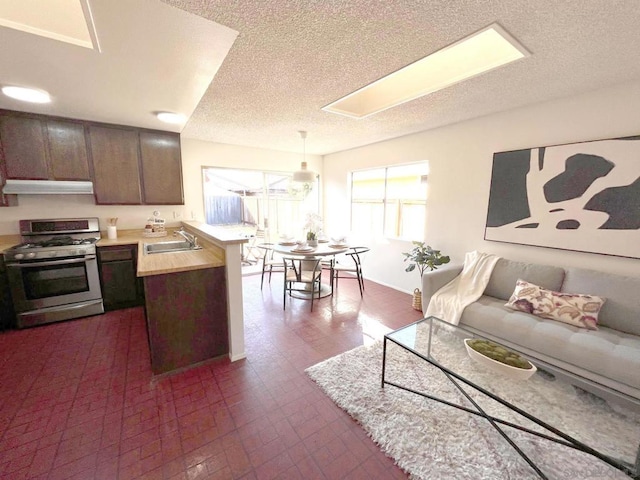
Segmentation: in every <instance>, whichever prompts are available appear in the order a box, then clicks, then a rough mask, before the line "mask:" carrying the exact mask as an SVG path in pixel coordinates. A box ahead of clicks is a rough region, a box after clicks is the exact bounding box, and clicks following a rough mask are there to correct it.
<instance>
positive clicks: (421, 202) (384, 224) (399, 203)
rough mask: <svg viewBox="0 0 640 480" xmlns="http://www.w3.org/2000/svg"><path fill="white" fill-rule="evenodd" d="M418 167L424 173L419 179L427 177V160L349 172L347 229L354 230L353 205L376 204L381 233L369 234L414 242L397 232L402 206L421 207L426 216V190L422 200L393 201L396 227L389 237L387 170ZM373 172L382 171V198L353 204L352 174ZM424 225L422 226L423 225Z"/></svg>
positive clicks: (399, 228)
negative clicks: (380, 213)
mask: <svg viewBox="0 0 640 480" xmlns="http://www.w3.org/2000/svg"><path fill="white" fill-rule="evenodd" d="M419 165H424V166H425V173H424V174H421V175H420V176H421V177H424V178H425V179H426V178H427V177H428V175H429V162H428V161H427V160H422V161H419V162H411V163H403V164H393V165H383V166H378V167H370V168H362V169H358V170H352V171H350V172H349V228H350V230H351V231H353V229H354V223H353V220H354V208H353V207H354V203H355V204H358V203H360V204H369V205H374V204H375V205H378V204H382V230H381V231H375V232H371V233H372V234H373V235H375V236H380V237H382V238H388V239H392V240H416V239H415V238H408V237H406V236H403V235H401V234H400V233H399V232H400V230H401V229H402V217H403V215H402V211H403V209H402V205H404V204H412V205H423V206H424V210H425V215H426V208H427V195H428V190H427V191H426V192H425V197H424V199H423V200H416V199H413V198H412V199H397V202H396V201H394V202H393V204H394V205H397V206H398V210H399V212H398V215H397V218H396V225H395V229H394V230H395V235H389V234H388V233H387V230H388V229H387V216H388V215H387V209H388V207H389V205H390V201H389V200H390V199H389V197H388V191H389V170H393V169H394V168H402V167H407V166H419ZM375 170H384V193H383V197H382V198H381V199H379V200H377V201H374V200H368V201H367V200H363V201H358V200H356V201H355V202H354V198H353V191H354V174H358V173H362V172H371V171H375ZM427 188H428V186H427ZM423 225H424V224H423ZM424 233H425V232H424V229H423V232H422V237H423V238H424Z"/></svg>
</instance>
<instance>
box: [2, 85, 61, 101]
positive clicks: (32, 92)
mask: <svg viewBox="0 0 640 480" xmlns="http://www.w3.org/2000/svg"><path fill="white" fill-rule="evenodd" d="M2 93H4V94H5V95H6V96H7V97H11V98H15V99H16V100H21V101H23V102H31V103H49V102H50V101H51V96H50V95H49V93H48V92H45V91H44V90H38V89H36V88H26V87H15V86H11V85H8V86H6V87H2Z"/></svg>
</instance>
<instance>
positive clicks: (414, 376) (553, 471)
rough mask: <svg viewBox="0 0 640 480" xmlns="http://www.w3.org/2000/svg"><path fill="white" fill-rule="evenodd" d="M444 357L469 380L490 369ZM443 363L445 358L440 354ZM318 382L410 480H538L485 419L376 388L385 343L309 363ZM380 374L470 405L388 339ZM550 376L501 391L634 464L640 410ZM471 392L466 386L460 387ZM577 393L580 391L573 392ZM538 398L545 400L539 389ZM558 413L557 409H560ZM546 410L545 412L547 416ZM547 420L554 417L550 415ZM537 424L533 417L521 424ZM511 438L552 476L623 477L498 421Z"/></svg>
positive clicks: (495, 409) (498, 412)
mask: <svg viewBox="0 0 640 480" xmlns="http://www.w3.org/2000/svg"><path fill="white" fill-rule="evenodd" d="M459 353H460V352H454V353H453V355H458V356H457V357H456V358H450V359H447V361H455V362H456V363H455V364H456V365H458V366H459V369H460V370H461V371H464V369H470V370H469V372H471V373H472V374H473V375H475V376H474V377H473V378H474V379H476V380H477V379H478V375H480V376H481V375H485V374H486V375H489V376H492V377H495V375H496V374H494V373H491V372H486V371H485V370H484V369H483V367H481V366H478V365H476V364H475V363H474V362H472V361H471V360H470V359H469V358H468V357H467V356H466V355H465V356H464V357H461V356H459ZM438 360H439V361H441V362H442V363H443V364H451V363H445V362H444V360H443V359H442V358H441V357H439V358H438ZM306 372H307V374H308V375H309V376H310V377H311V378H312V379H313V380H314V381H315V382H316V383H317V384H318V385H319V386H320V388H321V389H322V390H323V391H324V392H325V393H326V394H327V395H328V396H329V397H330V398H331V399H332V400H333V401H334V402H335V403H336V404H337V405H338V406H339V407H341V408H342V409H344V410H345V411H346V412H347V413H349V415H351V417H353V418H354V419H355V420H356V421H357V422H359V423H360V424H361V425H362V427H363V428H364V429H365V431H366V432H367V433H368V435H369V436H370V437H371V438H372V439H373V441H374V442H375V443H376V444H378V445H379V446H380V447H381V448H382V450H383V451H384V452H385V453H386V454H387V455H388V456H389V457H391V458H393V459H394V460H395V462H396V464H397V465H398V466H399V467H400V468H402V469H403V470H404V471H406V472H407V473H408V474H409V475H410V478H412V479H456V480H465V479H469V480H478V479H511V480H516V479H518V480H519V479H535V478H540V477H539V476H538V475H537V474H536V473H535V472H534V471H533V469H532V468H531V467H530V466H529V465H528V464H527V463H526V462H525V461H524V459H522V458H521V457H520V456H519V455H518V453H517V452H516V451H515V450H514V449H513V448H512V447H511V446H510V445H509V444H508V443H507V442H506V440H505V439H504V438H503V437H502V436H500V434H499V433H498V432H497V431H496V430H495V429H494V428H493V427H492V426H491V425H490V424H489V422H488V421H486V420H485V419H483V418H481V417H478V416H476V415H472V414H469V413H466V412H463V411H461V410H458V409H456V408H453V407H450V406H447V405H443V404H441V403H439V402H436V401H433V400H429V399H426V398H423V397H421V396H419V395H416V394H413V393H410V392H406V391H403V390H400V389H398V388H396V387H393V386H390V385H386V386H385V388H384V389H382V388H381V385H380V382H381V372H382V342H376V343H374V344H373V345H371V346H361V347H358V348H355V349H354V350H351V351H349V352H346V353H343V354H341V355H338V356H336V357H333V358H330V359H328V360H326V361H324V362H321V363H318V364H316V365H314V366H312V367H310V368H308V369H307V370H306ZM386 379H387V380H388V381H393V382H394V383H398V384H400V385H405V386H408V387H410V388H413V389H415V390H418V391H423V392H428V393H430V394H432V395H434V396H437V397H441V398H445V399H447V400H449V401H452V402H455V403H458V404H461V405H464V406H470V403H469V402H468V400H466V399H465V398H464V396H463V395H462V394H461V393H460V392H459V391H458V390H457V388H456V387H455V386H454V385H453V384H452V383H451V382H450V381H449V380H448V379H447V378H446V377H445V375H444V374H443V373H442V372H440V371H439V370H438V369H436V368H435V367H433V366H431V365H429V364H428V363H427V362H425V361H423V360H421V359H419V358H417V357H415V356H414V355H411V354H410V353H408V352H406V351H405V350H403V349H401V348H400V347H398V346H397V345H395V344H393V343H392V342H388V343H387V367H386ZM545 381H546V382H555V380H554V379H553V378H552V377H550V376H548V378H546V379H545V377H544V375H542V376H537V375H536V376H535V377H533V378H532V379H530V380H527V381H525V382H524V383H522V382H519V384H518V385H517V387H515V388H514V386H513V384H512V383H511V382H509V381H505V382H504V391H501V393H500V394H501V396H502V398H505V399H507V400H510V401H512V402H515V403H516V404H517V405H519V406H521V407H522V408H523V409H524V410H525V411H528V412H530V413H532V414H534V415H535V412H536V411H539V410H540V409H544V410H545V413H544V415H543V417H542V418H544V419H545V421H547V422H548V423H550V424H551V425H552V426H554V427H556V428H559V429H560V430H563V431H567V432H571V431H573V432H580V433H579V439H580V440H582V441H585V440H586V439H588V442H587V443H588V444H589V445H590V446H592V447H596V446H597V447H598V448H597V449H598V450H600V449H602V450H600V451H603V450H604V453H608V454H610V455H614V456H615V457H616V458H622V459H624V460H625V461H627V462H630V463H634V462H635V455H636V452H637V449H638V442H639V439H640V415H638V414H637V413H635V412H631V411H627V410H625V409H622V408H619V407H616V408H615V410H614V409H612V408H611V407H610V406H609V405H608V404H607V403H605V402H603V401H602V400H600V399H598V398H597V397H594V396H593V395H590V394H587V393H585V392H581V391H580V390H578V391H576V390H575V389H574V387H571V386H570V385H568V384H566V383H564V382H560V386H561V387H562V388H558V385H557V384H556V385H555V386H554V387H553V388H549V386H548V385H545ZM466 390H467V391H470V390H471V389H470V388H466ZM576 392H577V393H576ZM541 395H544V397H545V399H544V401H540V400H539V399H540V396H541ZM472 397H473V398H474V400H476V401H478V403H479V404H480V405H481V406H482V408H483V409H485V410H486V411H487V412H488V413H490V414H492V415H494V416H496V417H499V418H502V419H505V420H510V421H514V423H520V422H525V421H526V420H525V419H524V418H522V417H521V416H519V415H517V414H515V413H513V412H510V411H508V410H507V409H506V408H505V407H503V406H502V405H499V404H497V402H494V401H492V400H490V399H489V398H487V397H484V396H481V395H480V394H478V393H477V392H476V393H474V394H473V395H472ZM556 411H557V413H553V412H556ZM550 412H551V413H550ZM550 419H551V420H550ZM521 424H522V425H525V426H527V427H529V428H531V429H533V430H539V431H542V432H544V433H546V432H545V431H544V430H541V429H540V427H537V426H535V425H534V424H532V423H521ZM503 428H504V429H505V431H506V432H507V434H508V435H509V436H510V437H511V438H512V439H513V440H514V441H515V443H516V444H517V445H518V446H519V447H520V448H521V449H522V450H523V451H524V452H525V453H526V454H527V455H528V456H529V457H530V458H531V459H532V460H533V461H534V463H536V465H537V466H538V467H539V468H540V469H541V470H542V472H544V474H545V475H546V476H547V477H548V478H550V479H567V480H574V479H578V478H579V479H589V480H596V479H599V480H604V479H607V480H609V479H620V480H623V479H627V480H628V479H629V477H628V476H627V475H625V474H624V473H623V472H621V471H620V470H617V469H615V468H614V467H611V466H610V465H608V464H606V463H604V462H602V461H601V460H599V459H597V458H595V457H593V456H591V455H588V454H586V453H582V452H580V451H578V450H575V449H572V448H569V447H565V446H563V445H560V444H557V443H555V442H551V441H549V440H544V439H541V438H538V437H535V436H533V435H530V434H527V433H525V432H521V431H518V430H515V429H512V428H510V427H503Z"/></svg>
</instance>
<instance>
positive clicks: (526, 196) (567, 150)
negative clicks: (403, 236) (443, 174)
mask: <svg viewBox="0 0 640 480" xmlns="http://www.w3.org/2000/svg"><path fill="white" fill-rule="evenodd" d="M484 238H485V240H493V241H499V242H509V243H518V244H523V245H535V246H541V247H551V248H561V249H565V250H575V251H582V252H592V253H600V254H606V255H616V256H621V257H630V258H640V136H636V137H625V138H615V139H610V140H597V141H592V142H582V143H573V144H567V145H554V146H548V147H538V148H528V149H524V150H514V151H510V152H498V153H495V154H494V155H493V170H492V174H491V187H490V192H489V208H488V213H487V222H486V227H485V235H484Z"/></svg>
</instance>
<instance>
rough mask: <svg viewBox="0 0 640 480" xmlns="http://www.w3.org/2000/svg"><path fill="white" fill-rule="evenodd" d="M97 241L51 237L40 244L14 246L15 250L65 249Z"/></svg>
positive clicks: (94, 239)
mask: <svg viewBox="0 0 640 480" xmlns="http://www.w3.org/2000/svg"><path fill="white" fill-rule="evenodd" d="M97 241H98V239H97V238H71V237H52V238H49V239H47V240H42V241H40V242H27V243H22V244H20V245H16V246H15V247H13V248H16V249H30V248H45V247H66V246H70V245H72V246H73V245H93V244H94V243H96V242H97Z"/></svg>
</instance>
